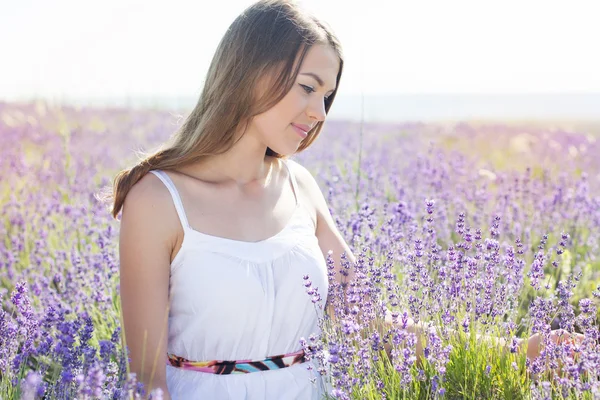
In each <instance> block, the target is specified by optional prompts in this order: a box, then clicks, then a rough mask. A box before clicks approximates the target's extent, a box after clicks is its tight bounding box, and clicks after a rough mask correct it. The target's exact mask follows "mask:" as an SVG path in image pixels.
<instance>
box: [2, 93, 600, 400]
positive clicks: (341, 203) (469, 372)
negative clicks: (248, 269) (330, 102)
mask: <svg viewBox="0 0 600 400" xmlns="http://www.w3.org/2000/svg"><path fill="white" fill-rule="evenodd" d="M180 122H181V119H180V117H179V116H178V115H176V114H174V113H169V112H161V111H143V110H135V111H134V110H128V109H108V108H105V109H85V108H83V109H74V108H67V107H64V108H56V107H50V106H48V105H46V104H44V103H31V104H10V103H0V138H1V143H2V145H1V146H0V210H1V219H0V301H1V303H2V308H1V309H0V399H19V398H24V399H41V398H48V399H55V398H56V399H72V398H77V399H96V398H100V399H105V398H106V399H121V398H136V397H139V395H138V394H137V393H138V391H139V390H141V388H140V387H138V385H137V384H136V381H135V377H134V376H132V375H128V373H127V365H126V356H125V352H124V350H125V349H124V348H123V346H122V344H121V334H122V332H121V329H120V326H121V321H120V317H119V315H120V308H119V307H120V306H119V287H118V281H119V276H118V273H119V262H118V246H117V245H118V232H119V224H118V221H114V220H112V219H111V217H110V214H109V205H108V204H107V203H106V202H102V201H101V200H100V198H101V194H102V191H103V189H104V188H106V187H107V185H111V184H112V178H113V177H114V175H115V174H116V172H118V171H119V170H121V169H123V168H125V167H128V166H130V165H132V164H133V163H134V162H135V161H136V158H135V152H136V151H138V150H144V151H150V150H153V149H154V148H155V147H156V146H158V145H159V144H160V143H161V142H163V141H165V140H166V139H168V137H169V135H170V134H171V133H172V132H174V131H175V129H176V127H177V126H178V124H179V123H180ZM294 158H295V159H296V160H297V161H299V162H300V163H301V164H303V165H305V166H306V167H307V168H308V169H309V170H311V171H312V172H313V174H314V175H315V177H316V178H317V181H318V182H319V184H320V186H321V188H322V190H323V193H324V194H325V197H326V198H327V200H328V202H329V205H330V208H331V210H332V214H333V215H334V218H335V219H336V222H337V224H338V227H339V229H340V231H341V232H342V234H343V236H344V237H345V238H346V241H347V242H348V243H349V244H350V246H351V248H352V249H353V252H354V254H355V255H356V256H357V262H356V264H355V265H349V264H346V267H347V268H355V269H356V271H357V277H358V279H357V280H356V281H355V282H353V284H352V286H351V293H350V294H351V295H350V304H351V307H343V306H342V305H341V301H340V295H339V292H338V290H339V288H338V287H336V285H334V284H332V285H331V286H330V292H329V300H330V301H331V302H332V304H333V305H334V306H336V315H337V317H338V319H339V321H340V322H339V323H338V324H335V325H334V324H332V323H331V321H329V320H328V319H322V328H323V335H322V336H320V337H318V336H315V337H311V338H305V339H306V341H303V345H304V346H305V347H308V345H309V344H312V346H311V348H314V349H316V350H315V351H311V352H310V356H311V357H313V358H315V359H316V360H317V361H318V364H319V365H320V371H321V372H322V373H323V374H326V376H327V377H328V378H327V379H329V380H330V383H331V385H332V387H333V391H332V396H333V397H335V398H341V399H438V398H440V399H442V398H443V399H529V398H534V399H551V398H557V399H562V398H572V399H576V398H585V399H600V344H599V339H600V332H599V326H600V323H599V317H600V312H599V311H598V305H599V304H600V124H596V125H593V124H589V125H581V124H580V125H573V126H572V127H564V126H563V127H562V128H558V127H555V126H553V125H551V124H550V123H527V124H526V123H521V124H517V123H505V124H499V123H473V122H462V123H455V124H445V125H442V124H420V123H405V124H386V125H378V124H366V125H364V127H363V131H362V134H361V126H360V125H359V124H352V123H343V122H335V121H331V122H327V123H326V125H325V129H324V131H323V133H322V136H321V137H320V138H319V139H318V140H317V142H316V143H315V145H314V146H313V147H311V148H310V149H309V150H308V151H306V152H305V153H302V154H299V155H297V156H295V157H294ZM306 280H307V281H309V280H310V277H307V279H306ZM299 284H306V286H307V292H308V293H307V296H310V295H311V294H312V293H314V292H312V291H311V289H312V288H311V286H310V283H309V282H299ZM323 300H324V299H321V300H319V299H318V298H316V299H315V302H318V301H323ZM359 305H360V308H361V309H362V310H363V314H362V316H361V317H360V318H359V316H358V312H357V311H358V306H359ZM386 307H387V308H389V309H390V310H392V311H393V313H394V316H395V317H397V318H398V320H399V321H400V325H401V324H402V321H405V320H406V317H407V316H408V315H410V316H411V317H413V318H414V319H415V320H417V321H419V322H422V323H423V324H424V325H425V326H426V327H427V330H426V343H427V346H426V348H425V360H424V361H423V362H417V360H416V357H415V351H414V342H415V337H414V336H413V335H410V334H407V333H406V331H404V330H402V329H399V328H393V329H391V330H389V332H387V335H380V334H379V333H378V332H376V331H375V330H374V329H373V328H371V326H370V324H369V323H370V322H371V321H372V320H374V319H375V318H377V317H381V316H382V315H384V310H385V308H386ZM558 328H562V329H566V330H568V331H570V332H579V333H582V334H584V339H583V341H581V342H577V343H572V342H569V341H565V342H561V343H558V344H556V343H554V341H552V340H550V335H549V334H550V331H551V329H558ZM477 334H482V335H486V336H491V337H499V338H502V339H505V340H506V343H507V346H506V347H502V346H500V345H497V344H496V342H490V341H481V340H477V336H476V335H477ZM533 334H540V335H541V336H542V338H543V339H542V341H543V342H544V350H543V351H542V353H541V354H540V356H539V357H538V358H536V359H535V360H533V361H529V360H527V358H526V357H525V355H524V354H523V353H522V352H517V351H516V347H517V346H516V343H517V341H516V339H517V338H528V337H529V336H531V335H533ZM384 343H392V345H393V348H394V349H393V350H392V358H391V360H389V359H387V357H385V352H384V351H383V344H384ZM156 397H158V398H160V395H157V396H156Z"/></svg>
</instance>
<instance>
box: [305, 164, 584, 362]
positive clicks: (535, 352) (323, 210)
mask: <svg viewBox="0 0 600 400" xmlns="http://www.w3.org/2000/svg"><path fill="white" fill-rule="evenodd" d="M294 170H295V173H296V177H297V178H298V182H299V185H301V186H302V189H303V190H304V191H305V193H306V194H307V195H308V196H309V198H310V200H311V204H313V206H314V207H315V210H316V219H317V229H316V236H317V238H318V240H319V246H320V248H321V251H322V252H323V255H324V256H325V257H327V255H328V254H329V251H331V252H332V257H333V260H334V263H335V267H336V271H337V272H336V275H335V279H336V281H337V282H338V283H345V282H351V281H352V280H353V279H354V276H355V272H354V269H350V270H349V271H348V273H349V274H348V276H347V277H345V276H344V275H342V274H341V255H342V254H343V253H345V254H346V255H347V257H346V258H347V260H348V261H349V262H350V263H351V264H354V262H355V261H356V258H355V257H354V255H353V254H352V251H351V250H350V248H349V247H348V245H347V244H346V242H345V240H344V238H343V237H342V235H341V234H340V232H339V231H338V229H337V227H336V226H335V221H334V220H333V218H332V216H331V213H330V212H329V207H328V206H327V202H326V200H325V198H324V196H323V193H322V192H321V189H320V188H319V186H318V184H317V182H316V181H315V179H314V177H313V176H312V175H311V173H310V172H309V171H308V170H306V169H305V168H304V167H302V166H300V165H299V164H297V163H294ZM332 307H333V306H332V305H329V308H328V310H327V313H328V315H329V316H330V317H331V318H332V319H334V317H335V314H334V312H333V310H332ZM398 325H402V324H401V323H400V322H394V321H393V317H392V313H391V311H390V310H389V309H388V310H386V315H385V317H384V318H383V319H382V320H379V321H374V322H373V323H372V326H371V327H372V328H373V329H376V330H377V331H378V332H379V333H380V334H381V335H385V334H386V333H387V332H388V331H389V330H390V329H391V328H393V327H397V326H398ZM403 328H404V329H406V331H408V332H410V333H414V334H415V335H416V339H417V341H416V354H415V355H416V357H417V360H422V358H423V357H424V352H423V349H424V348H425V345H426V343H425V337H426V335H425V334H426V332H425V328H424V326H423V324H421V323H418V324H417V323H415V322H414V320H413V319H412V318H409V319H408V322H407V324H406V326H405V327H404V326H403ZM565 337H573V338H575V339H577V340H578V341H581V335H573V334H569V333H568V332H566V331H560V332H559V331H553V332H552V333H551V340H552V341H554V342H555V343H557V342H558V341H560V340H563V339H561V338H565ZM478 339H481V340H484V341H487V342H489V343H491V344H497V345H499V346H501V347H503V348H506V347H507V345H508V344H507V343H505V342H504V339H502V338H496V337H490V336H484V335H478ZM518 342H519V343H518V346H517V349H518V351H520V352H522V351H526V354H527V357H528V358H530V359H535V358H536V357H538V356H539V354H540V352H541V349H542V340H541V337H540V335H538V334H536V335H532V336H531V337H530V338H529V339H518ZM526 343H527V348H526V350H525V344H526ZM384 347H385V350H386V352H387V354H388V356H389V355H390V353H391V344H390V343H386V344H385V345H384Z"/></svg>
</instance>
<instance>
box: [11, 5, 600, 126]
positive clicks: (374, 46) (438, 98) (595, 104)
mask: <svg viewBox="0 0 600 400" xmlns="http://www.w3.org/2000/svg"><path fill="white" fill-rule="evenodd" d="M252 3H253V1H251V0H227V1H210V2H209V1H205V0H201V1H198V0H196V1H185V0H170V1H168V2H167V1H149V0H144V1H139V0H105V1H102V2H92V1H81V0H78V1H76V0H52V1H42V0H22V1H19V2H16V1H12V2H8V1H7V2H3V4H2V6H0V7H1V8H0V37H1V38H2V52H3V55H4V57H3V59H4V60H5V61H4V62H2V63H1V64H0V100H4V101H11V102H26V101H30V100H32V99H40V98H42V99H46V100H47V101H49V102H51V103H54V104H57V105H82V106H87V105H97V106H126V107H134V108H138V107H140V108H142V107H143V108H146V107H152V108H163V109H178V110H186V109H191V107H193V105H194V104H195V102H196V100H197V97H198V96H199V94H200V91H201V88H202V85H203V82H204V77H205V74H206V71H207V69H208V66H209V63H210V61H211V58H212V55H213V53H214V51H215V49H216V47H217V45H218V42H219V40H220V39H221V37H222V35H223V33H224V32H225V30H226V29H227V27H228V26H229V24H230V23H231V22H232V21H233V19H234V18H235V17H236V16H237V15H238V14H239V13H240V12H241V11H243V9H244V8H246V7H247V6H249V5H250V4H252ZM299 3H301V4H302V5H304V7H305V8H307V9H309V10H311V11H313V12H314V13H315V14H316V15H317V16H318V17H320V18H321V19H322V20H325V21H326V22H327V23H329V25H330V26H332V27H333V29H334V31H335V32H336V33H337V34H338V36H339V37H340V40H341V42H342V45H343V47H344V51H345V57H346V64H345V71H344V76H343V80H342V83H341V85H340V91H339V95H338V97H337V98H336V102H335V104H334V106H333V108H332V110H331V113H330V119H344V120H353V121H357V120H360V119H364V120H365V121H373V122H375V121H377V122H396V121H443V120H460V119H471V120H473V119H499V120H503V121H506V120H507V119H534V120H539V119H546V120H548V119H557V120H559V119H560V120H565V119H569V120H570V119H572V120H578V121H592V120H597V119H598V116H599V115H600V72H599V71H600V52H598V40H599V38H600V24H599V23H598V15H600V6H598V3H597V2H595V1H570V2H568V3H567V2H564V1H537V0H527V1H523V0H519V1H514V0H509V1H503V2H481V1H473V0H458V1H452V2H445V1H430V0H426V1H382V0H372V1H368V2H366V1H343V0H303V1H299Z"/></svg>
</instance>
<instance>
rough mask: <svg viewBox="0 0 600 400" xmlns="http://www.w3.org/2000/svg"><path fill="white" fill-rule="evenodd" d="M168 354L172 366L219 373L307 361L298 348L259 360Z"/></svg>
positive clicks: (238, 372)
mask: <svg viewBox="0 0 600 400" xmlns="http://www.w3.org/2000/svg"><path fill="white" fill-rule="evenodd" d="M167 356H168V360H167V363H168V365H171V366H172V367H176V368H181V369H187V370H191V371H199V372H205V373H208V374H219V375H227V374H248V373H250V372H260V371H269V370H273V369H280V368H286V367H291V366H292V365H294V364H300V363H303V362H304V361H306V359H305V354H304V350H298V351H296V352H294V353H289V354H281V355H279V356H271V357H268V358H265V359H264V360H258V361H253V360H238V361H218V360H213V361H190V360H186V359H185V358H183V357H179V356H176V355H173V354H167Z"/></svg>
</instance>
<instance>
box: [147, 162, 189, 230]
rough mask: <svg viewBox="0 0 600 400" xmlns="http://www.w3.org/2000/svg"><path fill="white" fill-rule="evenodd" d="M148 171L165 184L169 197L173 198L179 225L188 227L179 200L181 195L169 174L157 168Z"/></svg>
mask: <svg viewBox="0 0 600 400" xmlns="http://www.w3.org/2000/svg"><path fill="white" fill-rule="evenodd" d="M150 172H152V173H153V174H154V175H156V176H157V177H158V178H159V179H160V180H161V181H162V182H163V183H164V184H165V186H166V187H167V189H169V193H171V197H172V198H173V203H174V204H175V209H176V210H177V215H178V216H179V221H180V222H181V225H182V226H183V227H184V228H189V224H188V220H187V217H186V215H185V210H184V209H183V203H182V202H181V196H179V192H178V191H177V188H176V187H175V184H174V183H173V181H172V180H171V178H170V177H169V175H167V173H166V172H164V171H161V170H159V169H155V170H152V171H150Z"/></svg>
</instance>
